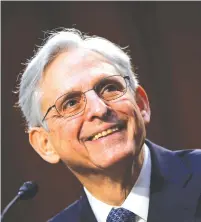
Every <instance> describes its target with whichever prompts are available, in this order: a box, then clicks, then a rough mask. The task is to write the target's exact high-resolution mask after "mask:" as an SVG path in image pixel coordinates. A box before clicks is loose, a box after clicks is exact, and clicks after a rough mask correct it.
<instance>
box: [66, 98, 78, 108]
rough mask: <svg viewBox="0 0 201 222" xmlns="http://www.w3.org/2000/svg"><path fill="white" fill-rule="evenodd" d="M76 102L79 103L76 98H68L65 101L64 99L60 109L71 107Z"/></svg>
mask: <svg viewBox="0 0 201 222" xmlns="http://www.w3.org/2000/svg"><path fill="white" fill-rule="evenodd" d="M78 103H79V100H78V98H75V99H69V100H67V101H64V103H63V104H62V110H66V109H71V108H73V107H75V106H76V105H78Z"/></svg>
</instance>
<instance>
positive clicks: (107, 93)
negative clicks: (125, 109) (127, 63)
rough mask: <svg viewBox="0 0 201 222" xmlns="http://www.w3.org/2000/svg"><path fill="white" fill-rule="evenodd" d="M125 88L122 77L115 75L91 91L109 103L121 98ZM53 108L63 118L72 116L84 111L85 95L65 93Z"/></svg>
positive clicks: (103, 80)
mask: <svg viewBox="0 0 201 222" xmlns="http://www.w3.org/2000/svg"><path fill="white" fill-rule="evenodd" d="M126 88H127V84H126V81H125V79H124V77H122V76H120V75H116V76H110V77H106V78H104V79H102V80H101V81H100V82H98V83H97V84H96V85H95V86H94V88H93V89H94V91H95V92H96V94H97V95H98V96H99V97H100V98H101V99H103V100H105V101H111V100H115V99H117V98H119V97H121V96H123V95H124V94H125V92H126ZM88 91H89V90H88ZM55 106H56V109H57V111H58V112H59V114H60V115H62V116H65V117H70V116H74V115H76V114H78V113H80V112H82V111H83V110H84V109H85V106H86V97H85V93H83V92H71V93H67V94H65V95H63V96H61V97H59V98H58V99H57V101H56V103H55Z"/></svg>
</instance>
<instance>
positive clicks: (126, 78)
mask: <svg viewBox="0 0 201 222" xmlns="http://www.w3.org/2000/svg"><path fill="white" fill-rule="evenodd" d="M112 76H121V75H112ZM112 76H107V77H104V78H103V79H101V80H100V81H99V82H98V83H96V84H95V86H94V87H93V88H92V89H89V90H87V91H85V92H81V93H82V94H84V96H85V99H86V95H85V93H87V92H89V91H91V90H94V91H95V93H96V86H97V85H98V84H99V83H100V82H101V81H102V80H104V79H106V78H110V77H112ZM121 77H122V78H123V79H124V80H125V83H126V87H125V92H124V93H123V94H122V95H121V96H119V97H117V98H115V99H111V100H105V99H103V98H101V97H100V98H101V99H103V100H104V101H112V100H116V99H118V98H120V97H122V96H123V95H125V93H126V92H127V88H128V85H127V81H126V80H128V81H130V76H121ZM75 92H76V91H75ZM67 94H68V93H64V94H63V95H61V96H59V97H58V98H57V99H56V101H55V102H54V105H52V106H50V107H49V108H48V109H47V111H46V113H45V115H44V117H43V119H42V122H44V121H45V118H46V117H47V115H48V113H49V112H50V111H51V109H53V108H55V109H56V111H57V113H58V114H59V116H62V117H65V116H63V115H61V114H60V112H59V111H58V109H57V107H56V102H57V101H58V99H60V98H61V97H63V96H64V95H67ZM86 100H87V99H86ZM85 107H86V102H85V106H84V108H83V109H82V110H81V111H80V112H78V113H76V114H74V115H71V116H68V117H66V118H70V117H72V116H76V115H77V114H79V113H81V112H82V111H84V110H85Z"/></svg>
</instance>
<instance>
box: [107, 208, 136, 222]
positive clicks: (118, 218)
mask: <svg viewBox="0 0 201 222" xmlns="http://www.w3.org/2000/svg"><path fill="white" fill-rule="evenodd" d="M106 222H135V214H134V213H133V212H131V211H130V210H126V209H124V208H117V209H114V208H112V210H111V211H110V213H109V214H108V216H107V220H106Z"/></svg>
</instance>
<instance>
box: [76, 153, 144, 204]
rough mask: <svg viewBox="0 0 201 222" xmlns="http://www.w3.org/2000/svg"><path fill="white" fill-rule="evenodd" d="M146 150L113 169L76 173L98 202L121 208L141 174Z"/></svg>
mask: <svg viewBox="0 0 201 222" xmlns="http://www.w3.org/2000/svg"><path fill="white" fill-rule="evenodd" d="M143 161H144V150H143V149H142V151H141V152H140V154H139V156H138V157H137V158H136V159H133V158H132V159H131V158H130V159H127V160H124V161H122V162H121V163H118V164H117V165H116V166H113V167H111V169H107V170H103V171H101V172H98V173H90V174H88V175H87V176H86V175H84V176H83V175H80V174H77V173H75V175H76V176H77V178H78V179H79V180H80V182H81V183H82V184H83V186H84V187H86V189H87V190H88V191H89V192H90V193H91V194H92V195H93V196H94V197H96V198H97V199H98V200H100V201H102V202H104V203H107V204H109V205H112V206H120V205H121V204H122V203H123V202H124V201H125V199H126V197H127V196H128V194H129V193H130V191H131V189H132V187H133V186H134V184H135V183H136V181H137V179H138V176H139V174H140V171H141V168H142V164H143Z"/></svg>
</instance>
